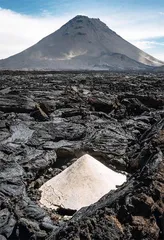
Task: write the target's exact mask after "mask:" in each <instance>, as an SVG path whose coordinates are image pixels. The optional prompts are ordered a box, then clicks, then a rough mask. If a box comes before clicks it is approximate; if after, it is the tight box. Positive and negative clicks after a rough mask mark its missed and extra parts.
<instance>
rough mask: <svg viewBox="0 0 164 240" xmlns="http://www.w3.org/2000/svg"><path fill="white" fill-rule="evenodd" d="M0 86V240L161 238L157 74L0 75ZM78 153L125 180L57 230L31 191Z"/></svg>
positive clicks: (54, 216) (162, 98)
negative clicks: (96, 161) (89, 156)
mask: <svg viewBox="0 0 164 240" xmlns="http://www.w3.org/2000/svg"><path fill="white" fill-rule="evenodd" d="M0 86H1V90H0V169H1V171H0V239H16V240H18V239H19V240H26V239H48V238H50V239H102V240H104V239H109V238H110V239H163V237H164V229H163V221H164V215H163V211H164V207H163V194H164V193H163V187H164V186H163V169H164V168H163V151H164V148H163V139H164V138H163V129H164V126H163V124H164V120H163V119H164V110H163V104H164V95H163V90H164V84H163V75H162V74H144V75H139V74H135V73H133V74H128V73H126V74H125V73H124V74H123V73H122V74H121V73H119V74H117V73H96V72H95V73H50V72H49V73H46V72H45V73H39V72H1V73H0ZM85 153H88V154H90V155H91V156H93V157H95V158H97V159H98V160H99V161H101V162H102V163H104V164H105V165H106V166H110V167H111V168H112V169H113V170H117V171H125V172H127V173H128V179H127V182H126V183H125V184H124V185H123V186H121V187H119V188H118V189H117V190H116V191H112V192H109V193H108V194H107V195H105V196H104V197H103V198H102V199H100V200H99V201H98V202H97V203H95V204H94V205H91V206H89V207H88V208H83V209H81V210H80V211H78V212H77V213H76V214H75V215H74V216H73V218H72V219H71V220H69V221H68V222H65V220H64V218H63V217H61V216H60V215H59V214H58V213H57V212H55V211H52V210H50V209H46V208H41V207H40V205H39V199H40V192H39V190H38V189H39V187H40V186H41V185H42V184H43V183H45V182H46V181H47V180H49V179H50V178H52V177H54V176H55V175H57V174H58V173H60V172H61V171H63V170H64V169H66V168H67V167H68V166H70V164H72V163H73V162H74V161H75V160H76V159H77V158H79V157H80V156H82V155H84V154H85ZM61 210H62V211H63V212H64V210H63V209H61ZM59 212H60V211H59Z"/></svg>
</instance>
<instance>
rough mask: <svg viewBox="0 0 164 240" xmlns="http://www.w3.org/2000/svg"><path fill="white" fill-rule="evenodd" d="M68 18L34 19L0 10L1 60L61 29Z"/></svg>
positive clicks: (43, 17)
mask: <svg viewBox="0 0 164 240" xmlns="http://www.w3.org/2000/svg"><path fill="white" fill-rule="evenodd" d="M68 19H69V18H68V17H50V16H48V17H47V16H46V17H45V16H42V17H32V16H27V15H22V14H19V13H15V12H13V11H11V10H7V9H0V22H1V27H0V59H1V58H5V57H8V56H10V55H13V54H16V53H18V52H20V51H22V50H24V49H26V48H28V47H30V46H31V45H33V44H35V43H36V42H38V41H39V40H40V39H42V38H43V37H45V36H46V35H48V34H50V33H52V32H54V31H55V30H57V29H58V28H60V27H61V25H63V24H64V23H65V22H66V21H68Z"/></svg>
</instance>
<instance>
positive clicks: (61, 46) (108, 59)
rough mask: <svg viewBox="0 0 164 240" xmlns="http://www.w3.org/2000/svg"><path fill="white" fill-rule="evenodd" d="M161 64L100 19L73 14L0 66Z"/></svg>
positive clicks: (98, 67) (134, 66) (113, 67)
mask: <svg viewBox="0 0 164 240" xmlns="http://www.w3.org/2000/svg"><path fill="white" fill-rule="evenodd" d="M34 31H35V29H34ZM20 36H21V33H20ZM161 65H164V62H162V61H160V60H158V59H156V58H154V57H152V56H150V55H149V54H147V53H145V52H144V51H142V50H140V49H138V48H137V47H135V46H134V45H132V44H131V43H129V42H127V41H126V40H124V39H123V38H122V37H120V36H119V35H118V34H116V33H115V32H114V31H113V30H111V29H110V28H109V27H108V26H107V25H105V23H103V22H101V21H100V19H97V18H89V17H86V16H76V17H74V18H73V19H71V20H70V21H69V22H67V23H66V24H65V25H63V26H62V27H61V28H60V29H58V30H57V31H55V32H54V33H52V34H50V35H48V36H46V37H45V38H43V39H42V40H40V41H39V42H38V43H36V44H35V45H33V46H32V47H30V48H28V49H26V50H24V51H23V52H21V53H18V54H16V55H14V56H11V57H9V58H7V59H4V60H0V69H11V70H13V69H24V70H28V69H30V70H31V69H33V70H34V69H35V70H36V69H37V70H63V69H64V70H116V71H123V70H149V69H153V67H159V66H161ZM157 69H158V68H157Z"/></svg>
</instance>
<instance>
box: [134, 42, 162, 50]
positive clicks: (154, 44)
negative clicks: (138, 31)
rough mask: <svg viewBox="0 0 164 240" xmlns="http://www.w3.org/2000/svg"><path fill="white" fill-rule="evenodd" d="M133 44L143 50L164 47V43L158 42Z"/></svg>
mask: <svg viewBox="0 0 164 240" xmlns="http://www.w3.org/2000/svg"><path fill="white" fill-rule="evenodd" d="M133 44H134V45H135V46H136V47H138V48H141V49H149V48H155V47H157V46H164V42H156V41H134V42H133Z"/></svg>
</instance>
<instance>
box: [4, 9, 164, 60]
mask: <svg viewBox="0 0 164 240" xmlns="http://www.w3.org/2000/svg"><path fill="white" fill-rule="evenodd" d="M161 13H162V12H161ZM77 14H83V15H88V16H89V17H96V18H97V17H99V18H100V19H101V20H102V21H103V22H105V23H106V24H107V25H108V26H109V28H111V29H112V30H114V31H115V32H116V33H117V34H119V35H120V36H121V37H123V38H124V39H126V40H127V41H129V42H131V43H133V44H135V45H137V46H138V47H139V48H141V49H148V50H149V49H150V48H153V49H156V47H157V43H156V38H162V37H164V28H163V26H164V18H163V16H162V14H159V13H154V12H138V11H134V12H132V11H131V12H122V11H116V10H114V9H110V11H109V13H108V14H106V15H105V13H104V12H103V10H102V9H99V12H98V11H97V12H96V11H91V10H85V11H81V12H79V11H74V12H70V13H69V12H68V13H65V14H64V15H61V16H56V17H53V14H52V13H49V12H48V11H47V10H44V9H42V14H41V16H35V17H34V16H29V15H23V14H19V13H16V12H13V11H11V10H7V9H1V8H0V22H1V23H2V24H1V28H0V59H2V58H6V57H8V56H11V55H13V54H16V53H18V52H20V51H23V50H24V49H26V48H28V47H30V46H32V45H33V44H35V43H36V42H38V41H39V40H41V39H42V38H43V37H45V36H47V35H48V34H50V33H52V32H54V31H56V30H57V29H58V28H60V27H61V26H62V25H63V24H65V23H66V22H67V21H68V20H70V19H71V18H72V17H74V16H75V15H77ZM159 46H161V48H162V46H163V44H162V43H161V44H158V47H159Z"/></svg>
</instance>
